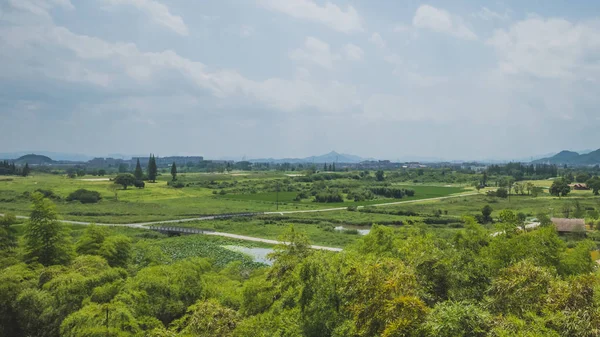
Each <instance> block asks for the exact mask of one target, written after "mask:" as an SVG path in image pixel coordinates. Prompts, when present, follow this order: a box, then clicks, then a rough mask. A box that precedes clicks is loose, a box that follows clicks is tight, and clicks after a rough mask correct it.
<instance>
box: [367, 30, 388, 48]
mask: <svg viewBox="0 0 600 337" xmlns="http://www.w3.org/2000/svg"><path fill="white" fill-rule="evenodd" d="M369 41H370V42H371V43H373V44H374V45H376V46H377V47H379V48H385V46H386V43H385V41H384V40H383V38H382V37H381V35H379V33H377V32H375V33H373V34H372V35H371V37H370V38H369Z"/></svg>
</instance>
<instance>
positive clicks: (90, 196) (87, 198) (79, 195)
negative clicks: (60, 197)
mask: <svg viewBox="0 0 600 337" xmlns="http://www.w3.org/2000/svg"><path fill="white" fill-rule="evenodd" d="M100 199H102V196H100V193H99V192H96V191H89V190H86V189H83V188H82V189H78V190H77V191H75V192H72V193H71V194H69V196H67V199H66V200H67V201H79V202H81V203H82V204H94V203H97V202H98V201H100Z"/></svg>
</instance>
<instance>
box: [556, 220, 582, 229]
mask: <svg viewBox="0 0 600 337" xmlns="http://www.w3.org/2000/svg"><path fill="white" fill-rule="evenodd" d="M552 223H553V224H554V226H556V230H557V231H558V232H580V231H585V220H584V219H567V218H552Z"/></svg>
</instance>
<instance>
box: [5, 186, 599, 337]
mask: <svg viewBox="0 0 600 337" xmlns="http://www.w3.org/2000/svg"><path fill="white" fill-rule="evenodd" d="M32 198H33V206H32V207H33V208H32V213H31V219H30V220H29V221H27V222H26V223H25V233H24V240H23V241H22V242H21V243H20V244H18V243H17V242H18V240H17V237H16V232H15V231H14V227H15V226H16V221H17V219H16V218H15V217H13V216H7V217H4V218H2V222H0V243H1V244H2V245H1V247H0V248H1V249H2V251H1V253H2V254H1V255H0V335H2V336H48V337H55V336H77V337H79V336H181V337H183V336H315V337H316V336H319V337H321V336H351V337H352V336H354V337H362V336H365V337H366V336H575V337H578V336H590V337H591V336H598V335H599V334H600V276H599V275H598V272H597V267H596V264H595V262H594V261H593V260H592V257H591V255H590V251H591V250H592V249H596V247H595V244H594V243H592V242H591V241H588V240H579V241H575V242H571V244H569V245H567V243H565V241H563V240H562V239H561V238H560V237H559V236H558V234H557V232H556V230H555V229H554V227H552V226H549V221H548V220H547V219H546V218H545V217H544V216H540V219H541V221H542V226H541V227H539V228H536V229H533V230H528V231H524V230H519V229H518V227H519V226H521V225H522V224H523V222H522V218H521V216H520V215H519V214H516V213H514V212H512V211H510V210H502V211H500V212H499V217H498V220H499V221H500V222H499V223H497V226H498V230H499V232H497V234H495V235H490V232H489V231H487V230H486V229H485V228H484V227H482V226H481V225H479V224H478V223H477V222H476V221H475V219H474V218H471V217H464V218H463V220H462V221H463V224H464V229H461V230H458V231H456V232H454V234H453V235H452V236H451V237H448V238H441V237H439V236H435V235H433V234H432V233H431V232H429V231H427V230H425V229H424V227H420V226H414V227H405V228H396V229H394V228H390V227H385V226H377V225H374V226H373V227H372V229H371V232H370V234H368V235H366V236H364V237H363V238H362V239H359V240H357V241H356V242H355V244H352V245H351V246H349V247H347V248H346V249H345V250H344V251H343V252H339V253H337V252H328V251H316V250H312V249H310V246H309V245H310V244H309V242H308V239H307V238H306V236H305V235H304V234H303V233H302V232H299V231H297V230H296V229H295V228H293V227H291V228H290V229H289V230H288V231H287V232H286V234H285V235H284V236H283V237H282V238H281V241H284V242H287V243H288V244H287V245H281V246H277V247H276V248H275V250H274V252H273V253H272V254H271V257H272V259H273V265H272V266H271V267H266V266H264V267H260V266H258V265H256V264H254V263H251V262H250V261H249V260H248V259H247V258H243V257H241V256H239V255H237V257H236V254H238V253H235V252H231V254H230V255H229V254H224V253H217V254H216V255H213V257H211V259H210V260H207V259H202V258H198V257H195V255H197V254H199V253H201V252H211V251H215V252H223V250H222V249H223V248H221V247H220V246H218V245H195V244H194V243H193V240H192V239H193V237H192V236H189V237H185V238H184V237H182V238H170V239H162V240H161V241H159V242H161V244H160V245H155V244H153V243H150V242H149V241H146V240H140V239H139V238H136V240H135V241H134V240H132V238H131V237H129V236H127V235H123V234H119V233H117V232H115V231H114V229H111V228H105V227H99V226H89V227H87V228H86V229H85V231H84V232H83V234H82V235H80V236H78V237H76V238H73V237H72V236H71V234H70V233H69V232H68V231H67V230H66V228H65V227H64V225H63V224H61V223H59V222H58V219H57V215H56V212H55V211H54V208H53V205H52V203H51V202H50V201H49V200H48V199H46V198H44V197H43V195H42V194H39V193H35V194H33V195H32ZM491 212H492V210H491V207H484V209H482V216H483V217H485V218H487V217H489V216H490V214H491ZM353 214H355V213H353ZM72 242H75V244H73V243H72ZM203 256H204V255H203Z"/></svg>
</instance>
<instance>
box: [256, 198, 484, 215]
mask: <svg viewBox="0 0 600 337" xmlns="http://www.w3.org/2000/svg"><path fill="white" fill-rule="evenodd" d="M470 195H477V193H466V194H457V195H449V196H446V197H437V198H429V199H417V200H406V201H394V202H386V203H382V204H373V205H367V206H356V208H357V209H361V208H365V207H383V206H393V205H400V204H410V203H416V202H423V201H430V200H444V199H451V198H460V197H467V196H470ZM347 209H348V207H347V206H346V207H336V208H322V209H308V210H302V211H281V212H265V213H264V214H280V215H284V214H295V213H318V212H332V211H345V210H347Z"/></svg>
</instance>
